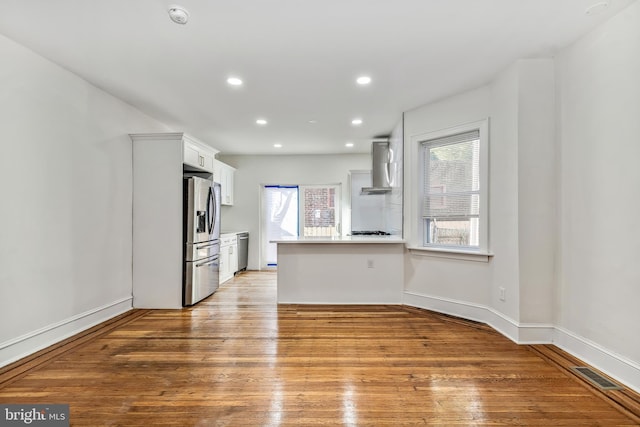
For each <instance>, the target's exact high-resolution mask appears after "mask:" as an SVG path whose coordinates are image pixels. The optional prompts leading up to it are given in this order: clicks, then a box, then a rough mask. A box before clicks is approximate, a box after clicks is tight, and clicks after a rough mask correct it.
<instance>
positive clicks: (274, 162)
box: [221, 154, 371, 270]
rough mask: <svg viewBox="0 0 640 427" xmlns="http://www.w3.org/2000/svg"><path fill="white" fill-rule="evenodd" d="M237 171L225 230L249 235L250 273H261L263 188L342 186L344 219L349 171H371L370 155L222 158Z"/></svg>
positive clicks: (225, 212)
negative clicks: (319, 185)
mask: <svg viewBox="0 0 640 427" xmlns="http://www.w3.org/2000/svg"><path fill="white" fill-rule="evenodd" d="M221 160H222V161H224V162H225V163H228V164H229V165H231V166H233V167H235V168H236V169H237V170H236V172H235V177H234V180H235V181H234V205H233V206H223V207H222V219H221V222H222V229H223V230H228V231H239V230H247V231H249V263H248V267H247V268H248V269H249V270H257V269H259V267H260V265H259V258H258V256H259V248H260V242H259V236H260V224H259V218H260V186H261V185H263V184H267V185H268V184H271V185H275V184H299V185H302V184H338V183H340V184H342V206H343V210H342V218H343V222H344V221H345V220H347V219H348V218H349V211H348V210H347V209H344V208H345V207H348V206H349V203H350V202H349V181H348V176H349V175H348V174H349V170H362V169H371V156H370V155H369V154H336V155H310V156H293V155H292V156H221Z"/></svg>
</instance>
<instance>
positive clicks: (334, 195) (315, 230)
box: [300, 185, 340, 237]
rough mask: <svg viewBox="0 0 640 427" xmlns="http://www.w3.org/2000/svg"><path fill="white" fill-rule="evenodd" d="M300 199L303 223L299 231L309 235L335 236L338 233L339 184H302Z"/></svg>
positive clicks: (306, 235)
mask: <svg viewBox="0 0 640 427" xmlns="http://www.w3.org/2000/svg"><path fill="white" fill-rule="evenodd" d="M300 188H301V190H302V191H301V193H302V194H301V195H302V200H301V201H300V206H301V209H300V211H301V212H304V216H303V217H302V221H303V223H302V224H301V225H302V229H301V233H300V234H302V235H303V236H305V237H309V236H325V237H330V236H337V235H339V234H340V209H339V208H340V199H339V196H340V186H338V185H303V186H301V187H300Z"/></svg>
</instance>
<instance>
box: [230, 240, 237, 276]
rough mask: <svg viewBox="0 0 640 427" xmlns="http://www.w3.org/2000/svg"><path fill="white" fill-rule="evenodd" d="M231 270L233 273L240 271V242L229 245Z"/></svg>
mask: <svg viewBox="0 0 640 427" xmlns="http://www.w3.org/2000/svg"><path fill="white" fill-rule="evenodd" d="M229 248H230V251H229V266H230V268H229V270H230V271H231V274H235V273H236V271H238V244H235V245H231V246H229Z"/></svg>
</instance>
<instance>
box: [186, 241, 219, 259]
mask: <svg viewBox="0 0 640 427" xmlns="http://www.w3.org/2000/svg"><path fill="white" fill-rule="evenodd" d="M184 253H185V257H186V261H195V260H198V259H204V258H211V257H212V256H216V255H219V254H220V240H218V239H216V240H210V241H208V242H203V243H187V247H186V248H185V252H184Z"/></svg>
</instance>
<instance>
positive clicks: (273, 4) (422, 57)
mask: <svg viewBox="0 0 640 427" xmlns="http://www.w3.org/2000/svg"><path fill="white" fill-rule="evenodd" d="M600 1H602V0H323V1H319V0H315V1H314V0H229V1H225V2H223V1H219V0H177V1H176V3H171V0H169V1H162V0H90V1H89V0H0V6H2V9H1V10H0V12H1V13H0V34H4V35H6V36H7V37H9V38H11V39H13V40H15V41H17V42H19V43H21V44H23V45H25V46H27V47H29V48H30V49H32V50H34V51H35V52H37V53H39V54H40V55H42V56H44V57H46V58H49V59H50V60H52V61H54V62H56V63H58V64H60V65H61V66H63V67H64V68H66V69H68V70H71V71H72V72H74V73H76V74H78V75H80V76H82V77H83V78H84V79H86V80H88V81H89V82H91V83H92V84H94V85H96V86H98V87H100V88H102V89H104V90H106V91H107V92H109V93H111V94H113V95H115V96H117V97H119V98H121V99H123V100H125V101H126V102H128V103H130V104H132V105H134V106H136V107H138V108H139V109H140V110H142V111H144V112H146V113H147V114H149V115H150V116H152V117H155V118H157V119H159V120H161V121H163V122H165V123H167V124H168V125H170V126H171V127H172V128H173V130H175V131H185V132H188V133H190V134H192V135H193V136H195V137H197V138H199V139H202V140H203V141H204V142H207V143H208V144H210V145H212V146H214V147H216V148H217V149H219V150H221V152H222V153H223V154H232V153H236V154H249V153H252V154H258V153H261V154H263V153H266V154H275V153H344V152H349V151H354V152H368V151H369V147H370V144H369V141H370V138H372V137H374V136H376V135H379V134H388V133H389V132H390V131H391V129H392V128H393V127H394V125H395V124H396V123H398V122H399V120H400V118H401V114H402V112H403V111H407V110H410V109H412V108H415V107H418V106H420V105H423V104H426V103H429V102H432V101H434V100H437V99H439V98H442V97H446V96H450V95H452V94H455V93H458V92H461V91H464V90H467V89H470V88H474V87H477V86H479V85H481V84H483V83H486V82H488V81H489V80H490V79H491V77H492V76H493V75H495V73H497V72H499V71H500V70H502V69H504V68H505V67H506V66H508V65H509V64H510V63H512V62H513V61H515V60H516V59H518V58H531V57H538V56H549V55H553V54H554V52H556V51H557V50H558V49H559V48H562V47H564V46H566V45H568V44H570V43H571V42H573V41H574V40H575V39H577V38H578V37H579V36H580V35H582V34H584V33H585V32H587V31H589V29H591V28H593V27H594V26H595V25H597V24H598V23H599V22H602V21H604V20H606V19H607V18H609V17H610V16H612V15H613V14H615V13H616V12H618V11H619V10H621V9H622V8H624V7H626V6H627V5H628V4H630V3H632V0H609V3H610V4H609V6H608V7H607V8H605V9H604V11H602V12H601V13H598V14H595V15H594V14H586V13H585V10H586V9H587V8H588V7H589V6H591V5H593V4H595V3H598V2H600ZM172 4H179V5H180V6H183V7H185V8H186V9H187V10H188V11H189V12H190V15H191V16H190V20H189V22H188V24H187V25H177V24H174V23H173V22H171V20H170V19H169V17H168V14H167V10H168V8H169V6H170V5H172ZM361 74H368V75H370V76H371V77H372V79H373V83H372V84H371V85H369V86H368V87H359V86H357V85H356V84H355V79H356V77H357V76H359V75H361ZM230 75H236V76H239V77H241V78H242V79H243V80H244V82H245V84H244V85H243V86H242V87H240V88H233V87H230V86H228V85H227V84H226V82H225V80H226V78H227V77H228V76H230ZM259 117H264V118H266V119H268V120H269V124H268V125H267V126H257V125H256V124H255V120H256V119H257V118H259ZM356 117H360V118H362V119H363V120H364V123H363V124H362V125H361V126H359V127H354V126H352V125H351V120H352V119H353V118H356ZM310 120H316V121H317V123H309V121H310ZM347 141H352V142H354V143H355V147H353V148H351V149H347V148H345V143H346V142H347ZM276 142H278V143H281V144H282V145H283V147H282V148H279V149H276V148H274V147H273V144H274V143H276Z"/></svg>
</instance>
